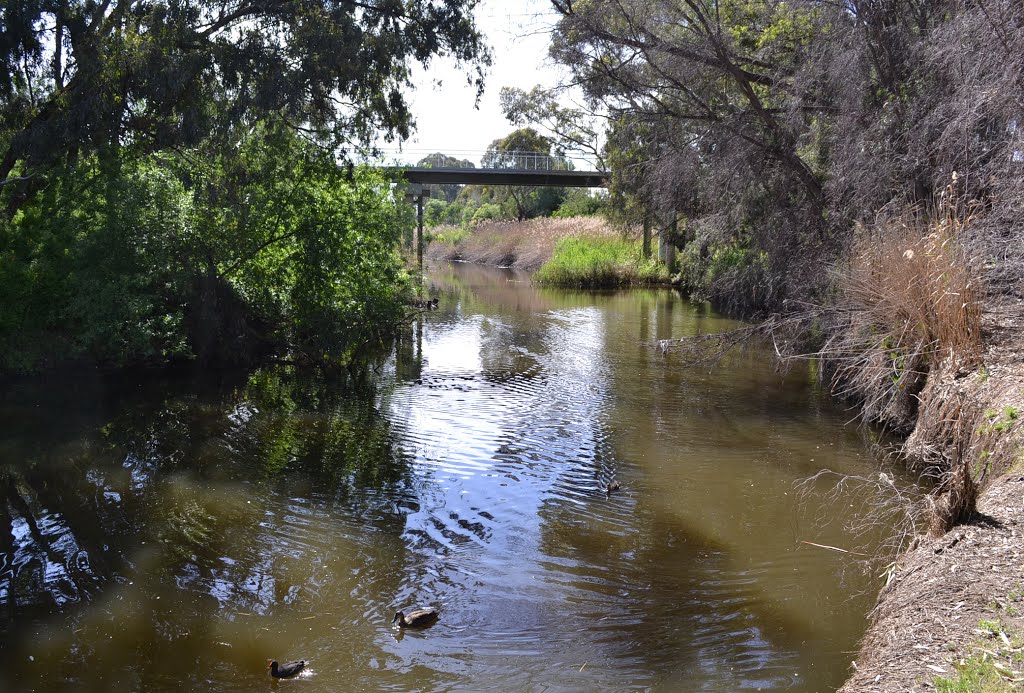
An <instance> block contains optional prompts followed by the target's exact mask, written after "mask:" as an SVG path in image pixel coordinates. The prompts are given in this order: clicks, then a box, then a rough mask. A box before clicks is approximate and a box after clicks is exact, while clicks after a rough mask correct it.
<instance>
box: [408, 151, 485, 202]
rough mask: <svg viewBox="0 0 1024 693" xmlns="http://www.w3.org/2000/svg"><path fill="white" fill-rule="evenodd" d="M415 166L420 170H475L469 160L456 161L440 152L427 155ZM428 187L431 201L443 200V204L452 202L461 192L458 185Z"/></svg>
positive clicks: (447, 184) (454, 158) (460, 187)
mask: <svg viewBox="0 0 1024 693" xmlns="http://www.w3.org/2000/svg"><path fill="white" fill-rule="evenodd" d="M416 165H417V166H419V167H421V168H476V166H475V165H474V164H473V162H472V161H470V160H469V159H457V158H456V157H454V156H448V155H447V154H442V153H441V152H434V153H433V154H428V155H427V156H425V157H423V158H422V159H420V160H419V161H417V162H416ZM428 187H429V188H430V194H431V197H432V199H434V200H437V199H443V200H444V201H445V202H454V201H455V199H456V198H457V197H458V196H459V192H460V191H461V190H462V186H461V185H459V184H458V183H446V184H435V185H431V186H428Z"/></svg>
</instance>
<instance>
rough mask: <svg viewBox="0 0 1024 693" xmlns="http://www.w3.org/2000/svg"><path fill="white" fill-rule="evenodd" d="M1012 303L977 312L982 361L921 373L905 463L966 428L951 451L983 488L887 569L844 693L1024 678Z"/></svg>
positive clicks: (1023, 458)
mask: <svg viewBox="0 0 1024 693" xmlns="http://www.w3.org/2000/svg"><path fill="white" fill-rule="evenodd" d="M1021 308H1022V303H1021V301H1019V300H1016V301H1012V302H1010V301H1008V303H1007V305H1004V306H1002V307H1001V309H1000V310H999V311H998V312H996V311H990V312H989V313H988V314H986V316H985V320H984V334H985V344H986V349H985V353H984V366H983V367H982V368H979V369H978V370H976V371H974V372H973V373H962V372H957V371H955V370H953V369H945V370H941V371H939V372H935V373H932V374H931V375H930V377H929V380H928V383H927V384H926V386H925V388H924V390H923V391H922V393H921V395H920V410H919V411H920V413H919V415H918V419H917V426H916V427H915V429H914V432H913V433H912V434H911V435H910V437H909V438H908V440H907V444H906V451H907V452H908V453H909V454H910V459H911V462H912V463H915V462H916V463H918V464H921V463H924V462H925V461H926V460H928V459H929V458H933V457H935V456H936V454H937V453H939V454H941V453H945V452H947V451H946V450H943V447H948V446H949V445H950V444H951V442H952V441H950V440H943V436H942V435H941V432H943V431H946V432H947V433H948V432H949V431H950V430H951V426H952V425H955V426H957V427H958V428H959V430H960V431H963V432H964V433H965V435H966V441H965V443H964V446H963V448H962V450H961V453H960V454H961V455H962V458H966V460H968V461H969V465H968V469H969V471H970V472H971V474H972V476H973V477H974V478H975V479H976V480H980V481H979V484H980V485H981V486H982V488H981V495H980V498H979V500H978V505H977V513H976V514H975V515H974V516H973V517H972V518H971V519H970V520H969V521H967V522H965V523H962V524H960V525H957V526H955V527H953V529H952V530H950V531H949V532H947V533H944V534H941V535H938V536H936V533H935V532H933V534H932V535H931V536H928V537H921V538H920V539H919V540H918V541H916V542H915V544H916V546H914V548H912V549H911V550H910V551H909V552H907V553H906V554H904V555H903V556H901V557H900V558H899V560H898V561H897V562H896V564H895V565H894V566H893V569H892V573H891V578H890V579H889V581H888V583H887V585H886V586H885V588H884V589H883V590H882V591H881V593H880V595H879V597H878V603H877V605H876V607H875V608H874V610H873V611H872V613H871V625H870V627H869V629H868V631H867V633H866V634H865V636H864V639H863V641H862V646H861V651H860V654H859V656H858V658H857V660H856V662H855V663H854V664H853V667H854V670H853V673H852V675H851V678H850V679H849V680H848V681H847V683H846V684H845V685H844V686H843V688H842V689H840V690H841V691H844V692H845V693H854V692H855V691H856V692H860V691H879V692H882V691H907V690H923V689H934V690H938V691H1011V690H1018V688H1019V686H1020V685H1021V684H1022V683H1024V673H1022V671H1024V655H1022V647H1024V537H1022V533H1024V454H1022V441H1024V433H1022V428H1024V426H1022V424H1021V423H1020V420H1021V412H1024V355H1022V354H1021V352H1020V344H1021V325H1022V322H1024V321H1022V318H1021ZM954 409H955V412H956V413H955V414H951V412H952V411H953V410H954ZM990 479H994V481H991V482H989V481H988V480H990ZM986 484H987V485H986ZM941 502H942V501H941V500H940V501H938V503H941Z"/></svg>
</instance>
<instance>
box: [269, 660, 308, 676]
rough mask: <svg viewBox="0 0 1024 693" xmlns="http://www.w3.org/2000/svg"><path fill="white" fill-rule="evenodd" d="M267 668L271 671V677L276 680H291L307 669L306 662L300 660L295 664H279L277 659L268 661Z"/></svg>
mask: <svg viewBox="0 0 1024 693" xmlns="http://www.w3.org/2000/svg"><path fill="white" fill-rule="evenodd" d="M267 668H268V669H270V675H271V676H273V677H274V678H275V679H290V678H291V677H293V676H296V675H297V674H298V673H299V672H300V671H302V670H303V669H305V668H306V660H304V659H300V660H298V661H295V662H285V663H284V664H278V663H277V660H276V659H268V660H267Z"/></svg>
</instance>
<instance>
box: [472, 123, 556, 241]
mask: <svg viewBox="0 0 1024 693" xmlns="http://www.w3.org/2000/svg"><path fill="white" fill-rule="evenodd" d="M482 163H483V165H484V167H485V168H518V169H545V168H547V167H549V166H554V167H556V168H566V169H568V168H570V166H569V162H568V161H565V160H561V161H560V160H559V159H558V157H557V156H554V155H552V151H551V141H550V140H548V138H546V137H544V136H543V135H541V134H539V133H538V132H537V131H536V130H534V129H532V128H520V129H519V130H515V131H513V132H511V133H509V134H508V135H506V136H505V137H503V138H501V139H497V140H494V141H493V142H491V144H490V145H489V146H488V147H487V152H486V153H485V154H484V156H483V160H482ZM564 196H565V190H564V189H563V188H548V187H542V188H536V187H525V186H518V185H503V186H494V187H491V186H485V187H484V188H483V189H482V190H481V201H482V202H493V203H495V204H497V205H499V206H500V207H501V209H502V214H501V216H502V217H506V218H515V219H518V220H519V221H523V220H525V219H531V218H534V217H539V216H549V215H550V214H551V213H552V212H554V211H555V210H556V209H557V208H558V206H559V205H560V204H561V202H562V198H563V197H564Z"/></svg>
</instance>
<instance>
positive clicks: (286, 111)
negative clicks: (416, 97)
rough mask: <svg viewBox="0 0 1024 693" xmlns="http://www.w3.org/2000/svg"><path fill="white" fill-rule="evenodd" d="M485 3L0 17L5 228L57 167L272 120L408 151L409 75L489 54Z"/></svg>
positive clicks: (158, 4) (168, 0)
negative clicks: (437, 59) (438, 60)
mask: <svg viewBox="0 0 1024 693" xmlns="http://www.w3.org/2000/svg"><path fill="white" fill-rule="evenodd" d="M476 4H477V0H446V1H445V2H443V3H441V2H435V1H432V0H404V1H403V0H362V1H360V2H353V1H352V0H10V1H9V2H6V3H4V4H3V6H2V7H0V28H2V31H0V152H2V154H0V157H2V158H0V186H3V189H4V192H5V193H6V197H7V200H6V204H7V209H8V214H12V213H13V212H14V211H16V210H17V209H18V208H19V207H21V206H22V205H23V204H24V202H25V200H26V199H27V198H28V197H29V196H31V195H32V194H33V193H34V192H35V191H36V190H38V188H39V187H40V185H41V184H42V181H43V178H44V174H45V173H46V171H47V170H48V169H50V168H52V167H53V166H54V165H56V164H59V163H60V162H62V161H68V160H73V159H74V158H75V157H77V156H80V155H82V154H87V153H91V152H97V151H102V150H104V149H105V148H118V147H123V146H132V147H135V148H137V149H139V150H141V151H155V150H161V149H166V148H171V147H181V146H191V145H193V144H195V143H197V142H199V141H200V140H202V139H204V138H207V137H210V136H211V135H214V136H215V135H216V134H218V133H223V132H225V131H228V130H230V128H231V127H232V126H234V125H237V124H238V123H240V122H243V123H244V122H246V121H249V122H251V121H253V120H255V119H259V118H266V117H272V118H278V119H281V120H282V121H285V122H287V123H289V124H290V125H291V126H292V127H294V128H296V129H298V130H300V131H302V132H304V133H305V134H306V135H307V136H309V137H311V138H315V139H318V140H319V141H321V142H323V143H327V144H330V145H335V146H337V145H338V144H340V143H343V142H345V141H351V140H352V139H361V140H368V139H369V138H370V137H371V136H372V135H373V134H374V133H376V132H383V133H384V134H385V136H386V137H387V138H392V137H396V136H397V137H403V138H404V137H406V136H408V134H409V130H410V126H411V124H412V117H411V114H410V112H409V109H408V107H407V104H406V101H405V98H404V96H403V93H402V90H403V88H405V87H407V86H408V85H409V71H410V66H411V63H412V62H413V61H417V62H426V61H428V60H429V59H431V58H432V57H434V56H450V57H453V58H454V59H456V60H457V61H460V62H462V63H465V64H473V65H475V66H476V77H475V81H476V84H477V87H478V89H479V88H480V87H481V85H482V79H481V77H482V68H483V65H485V64H486V63H487V62H488V60H489V57H488V53H487V50H486V48H485V46H484V45H483V42H482V37H481V35H480V33H479V32H478V31H477V29H476V26H475V24H474V20H473V16H472V9H473V8H474V7H475V5H476Z"/></svg>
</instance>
